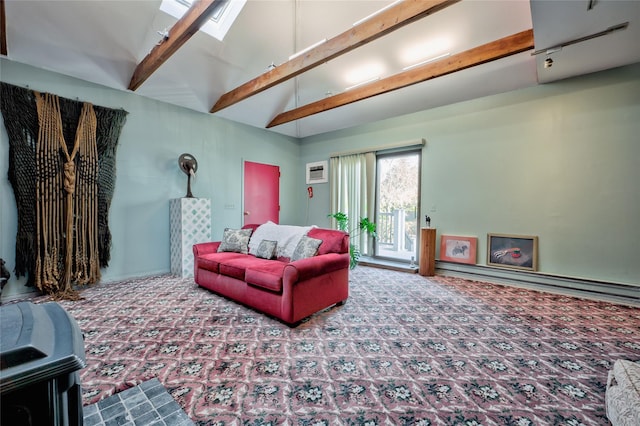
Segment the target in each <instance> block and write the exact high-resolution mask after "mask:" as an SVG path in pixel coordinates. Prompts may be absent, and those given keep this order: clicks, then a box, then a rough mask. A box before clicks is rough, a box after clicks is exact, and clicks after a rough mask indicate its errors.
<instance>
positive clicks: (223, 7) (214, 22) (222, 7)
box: [160, 0, 247, 41]
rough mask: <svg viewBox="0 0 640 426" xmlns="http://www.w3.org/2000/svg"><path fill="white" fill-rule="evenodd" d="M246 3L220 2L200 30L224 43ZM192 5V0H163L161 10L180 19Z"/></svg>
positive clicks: (234, 1) (243, 0) (240, 0)
mask: <svg viewBox="0 0 640 426" xmlns="http://www.w3.org/2000/svg"><path fill="white" fill-rule="evenodd" d="M246 2H247V0H221V1H219V2H218V3H217V4H216V5H215V7H214V10H213V13H212V14H211V18H210V19H209V20H208V21H207V22H206V23H205V24H204V25H203V26H202V27H201V28H200V31H204V32H205V33H207V34H209V35H210V36H211V37H215V38H217V39H218V40H220V41H222V40H223V39H224V36H225V35H226V34H227V31H229V28H231V25H232V24H233V21H235V19H236V18H237V17H238V15H239V14H240V11H241V10H242V8H243V7H244V4H245V3H246ZM191 3H192V1H191V0H162V3H161V4H160V10H161V11H163V12H164V13H167V14H169V15H171V16H173V17H174V18H176V19H180V18H182V15H184V13H185V12H186V11H187V10H188V9H189V8H190V7H191Z"/></svg>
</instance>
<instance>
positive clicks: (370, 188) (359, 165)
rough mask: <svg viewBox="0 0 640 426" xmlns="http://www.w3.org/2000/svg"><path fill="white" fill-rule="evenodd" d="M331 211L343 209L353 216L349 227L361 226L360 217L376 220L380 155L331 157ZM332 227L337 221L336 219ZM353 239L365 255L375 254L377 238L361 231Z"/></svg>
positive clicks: (349, 215)
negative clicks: (377, 160) (368, 236)
mask: <svg viewBox="0 0 640 426" xmlns="http://www.w3.org/2000/svg"><path fill="white" fill-rule="evenodd" d="M329 171H330V174H331V179H330V180H329V181H330V182H331V186H330V195H329V197H330V200H331V213H332V214H333V213H337V212H343V213H345V214H346V215H347V216H348V217H349V230H351V231H353V230H355V229H356V228H357V226H358V223H359V222H360V219H361V218H363V217H367V218H369V220H371V221H372V222H373V221H374V220H375V219H374V215H375V194H376V191H375V184H376V155H375V153H373V152H367V153H361V154H350V155H343V156H337V157H331V159H330V163H329ZM332 226H333V227H334V228H335V226H336V223H335V221H334V220H332ZM351 242H352V243H353V244H354V245H355V246H356V247H358V249H359V250H360V252H361V253H362V254H364V255H372V254H373V240H372V239H370V238H369V239H368V238H367V236H366V235H364V234H361V235H360V236H359V238H355V239H354V238H352V239H351Z"/></svg>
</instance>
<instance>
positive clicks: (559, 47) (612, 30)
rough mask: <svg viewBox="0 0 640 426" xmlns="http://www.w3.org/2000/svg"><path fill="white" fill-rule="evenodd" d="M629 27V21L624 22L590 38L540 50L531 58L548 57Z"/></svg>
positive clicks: (533, 53)
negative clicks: (568, 47)
mask: <svg viewBox="0 0 640 426" xmlns="http://www.w3.org/2000/svg"><path fill="white" fill-rule="evenodd" d="M628 26H629V22H628V21H627V22H624V23H622V24H618V25H614V26H611V27H609V28H607V29H606V30H604V31H600V32H599V33H594V34H591V35H588V36H584V37H580V38H577V39H575V40H571V41H566V42H564V43H561V44H558V45H556V46H553V47H547V48H544V49H538V50H536V51H535V52H532V53H531V56H535V55H539V54H541V53H544V54H546V55H548V54H549V53H553V52H557V51H560V50H562V48H563V47H567V46H571V45H572V44H576V43H581V42H583V41H587V40H591V39H592V38H597V37H602V36H604V35H607V34H611V33H614V32H616V31H621V30H626V29H627V27H628Z"/></svg>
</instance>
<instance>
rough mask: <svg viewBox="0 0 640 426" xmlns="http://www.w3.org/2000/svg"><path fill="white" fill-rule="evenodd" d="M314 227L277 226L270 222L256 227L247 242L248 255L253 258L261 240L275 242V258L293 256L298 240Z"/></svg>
mask: <svg viewBox="0 0 640 426" xmlns="http://www.w3.org/2000/svg"><path fill="white" fill-rule="evenodd" d="M312 228H315V226H296V225H279V224H277V223H273V222H271V221H269V222H267V223H263V224H262V225H260V226H258V227H257V228H256V230H255V231H253V234H251V239H250V240H249V253H250V254H253V255H254V256H255V255H256V254H257V253H258V247H259V246H260V242H261V241H262V240H271V241H277V243H278V244H277V246H276V247H277V253H276V256H277V257H288V258H291V256H293V251H294V250H295V249H296V246H297V245H298V242H299V241H300V238H302V236H303V235H307V232H309V231H310V230H311V229H312Z"/></svg>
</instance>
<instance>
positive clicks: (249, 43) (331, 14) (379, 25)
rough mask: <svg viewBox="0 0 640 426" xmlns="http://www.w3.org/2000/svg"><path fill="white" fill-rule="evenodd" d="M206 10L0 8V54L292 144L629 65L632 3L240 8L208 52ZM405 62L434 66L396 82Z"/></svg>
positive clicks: (375, 0)
mask: <svg viewBox="0 0 640 426" xmlns="http://www.w3.org/2000/svg"><path fill="white" fill-rule="evenodd" d="M231 1H235V0H231ZM215 2H216V1H215V0H202V1H200V2H194V5H193V6H192V8H191V10H190V11H189V12H187V15H185V16H184V17H183V18H182V19H180V20H178V19H176V18H174V17H172V16H170V15H168V14H166V13H164V12H162V11H160V3H161V1H160V0H145V1H111V0H105V1H100V0H92V1H65V0H58V1H35V0H31V1H18V0H0V5H2V6H4V15H5V28H6V29H2V27H0V30H2V34H0V35H2V36H3V37H2V38H3V39H4V40H6V51H4V52H2V53H3V54H4V55H5V56H7V57H8V58H9V59H11V60H14V61H17V62H21V63H25V64H29V65H33V66H36V67H40V68H44V69H47V70H52V71H55V72H59V73H62V74H65V75H69V76H73V77H77V78H80V79H83V80H86V81H90V82H93V83H97V84H101V85H104V86H107V87H111V88H115V89H118V90H123V91H131V90H134V91H135V93H138V94H139V95H142V96H146V97H149V98H152V99H157V100H160V101H163V102H168V103H172V104H176V105H180V106H183V107H186V108H190V109H193V110H196V111H200V112H202V113H206V114H211V115H213V116H219V117H224V118H227V119H230V120H233V121H237V122H241V123H245V124H248V125H251V126H255V127H260V128H269V129H270V130H271V131H274V132H278V133H282V134H284V135H288V136H294V137H306V136H310V135H315V134H319V133H324V132H328V131H332V130H337V129H342V128H347V127H351V126H355V125H359V124H363V123H368V122H374V121H378V120H381V119H384V118H389V117H394V116H399V115H403V114H407V113H411V112H415V111H420V110H424V109H429V108H433V107H437V106H441V105H447V104H451V103H454V102H458V101H463V100H468V99H473V98H477V97H482V96H487V95H491V94H496V93H500V92H505V91H509V90H514V89H519V88H524V87H528V86H533V85H536V84H543V83H550V82H553V81H557V80H560V79H564V78H568V77H572V76H576V75H581V74H586V73H590V72H594V71H599V70H603V69H608V68H613V67H618V66H622V65H626V64H631V63H636V62H640V44H639V43H638V42H637V40H640V1H638V0H631V1H629V0H621V1H619V0H554V1H550V0H533V1H527V0H404V1H403V2H400V3H397V4H396V3H393V4H392V2H391V1H389V0H353V1H352V0H247V3H246V4H245V5H244V7H243V8H242V10H241V11H240V14H239V15H238V17H237V19H236V20H235V22H234V23H233V25H232V26H231V28H230V30H229V32H228V33H227V35H226V36H225V37H224V39H223V40H222V41H219V40H217V39H215V38H213V37H211V36H209V35H208V34H205V33H204V32H202V31H195V29H197V28H198V27H199V26H200V25H201V24H202V22H203V20H204V18H206V17H207V16H206V15H204V14H206V13H207V12H208V10H209V9H208V8H209V7H211V5H212V4H215ZM385 6H389V7H388V8H387V9H386V10H383V11H382V12H380V13H379V14H377V15H375V16H374V17H372V18H370V19H369V20H367V21H365V22H363V23H360V24H358V25H354V23H355V22H356V21H358V20H361V19H362V18H364V17H366V16H368V15H370V14H372V13H374V12H376V11H379V10H381V9H382V8H384V7H385ZM165 29H168V30H169V36H168V37H166V38H165V37H163V36H162V35H161V34H159V32H162V31H163V30H165ZM323 39H326V42H324V43H323V44H321V45H319V46H317V47H315V48H313V49H311V50H308V51H307V52H305V53H304V54H302V55H299V56H297V57H295V58H293V59H291V60H290V59H289V57H290V56H291V55H292V54H294V53H296V52H299V51H300V50H302V49H304V48H306V47H308V46H311V45H313V44H315V43H316V42H318V41H320V40H323ZM1 47H4V46H1ZM418 48H419V49H422V56H423V57H427V56H429V55H431V56H435V57H437V56H440V55H442V54H444V53H446V54H448V55H447V56H443V57H441V58H439V59H436V60H434V61H433V62H430V63H427V64H424V65H421V66H416V67H415V68H411V69H408V70H406V71H404V70H403V68H405V67H407V66H409V65H412V64H413V63H415V62H418V59H417V58H420V56H419V55H418V56H414V57H413V59H410V58H409V57H408V56H409V54H410V53H411V51H412V50H414V51H415V49H418ZM549 58H550V59H552V60H553V65H552V66H551V67H545V60H546V59H549ZM411 61H413V62H411ZM270 64H273V65H275V68H273V67H269V65H270ZM270 68H272V69H270ZM356 71H365V72H367V71H368V72H371V73H374V72H375V74H376V76H377V77H378V79H377V80H375V81H373V82H370V83H368V84H366V85H362V86H359V87H357V88H353V89H350V90H345V89H346V88H347V87H348V86H351V85H354V84H355V83H357V81H355V80H353V74H354V72H356ZM0 72H1V70H0ZM372 75H373V74H372ZM34 88H35V87H34Z"/></svg>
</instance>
